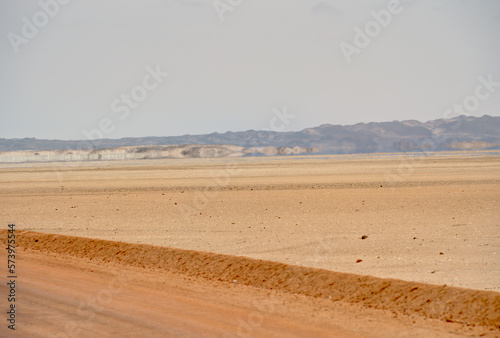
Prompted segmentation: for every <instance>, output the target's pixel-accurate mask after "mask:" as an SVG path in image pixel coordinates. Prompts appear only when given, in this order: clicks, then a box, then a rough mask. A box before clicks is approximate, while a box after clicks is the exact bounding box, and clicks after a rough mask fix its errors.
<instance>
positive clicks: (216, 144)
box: [0, 115, 500, 159]
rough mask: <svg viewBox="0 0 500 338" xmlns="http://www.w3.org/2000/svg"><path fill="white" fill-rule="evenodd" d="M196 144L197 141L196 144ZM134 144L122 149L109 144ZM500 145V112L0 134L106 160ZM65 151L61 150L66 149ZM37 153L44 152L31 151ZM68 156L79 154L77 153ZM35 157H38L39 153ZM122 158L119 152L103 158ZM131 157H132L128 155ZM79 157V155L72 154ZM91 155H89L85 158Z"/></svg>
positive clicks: (7, 145) (10, 144) (3, 144)
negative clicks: (207, 129)
mask: <svg viewBox="0 0 500 338" xmlns="http://www.w3.org/2000/svg"><path fill="white" fill-rule="evenodd" d="M195 145H196V146H195ZM116 147H133V148H127V149H125V150H122V151H119V150H117V149H115V150H112V149H108V148H116ZM472 149H500V117H492V116H488V115H485V116H483V117H472V116H459V117H456V118H452V119H439V120H432V121H428V122H425V123H423V122H419V121H415V120H408V121H401V122H399V121H392V122H380V123H375V122H371V123H358V124H355V125H348V126H340V125H331V124H323V125H321V126H318V127H316V128H308V129H304V130H302V131H298V132H273V131H255V130H249V131H240V132H226V133H212V134H205V135H184V136H170V137H169V136H166V137H142V138H122V139H117V140H115V139H96V140H76V141H61V140H38V139H35V138H24V139H0V151H3V152H13V151H23V150H24V151H47V150H59V151H58V152H57V153H58V154H61V156H63V155H65V153H66V152H65V151H69V150H74V151H84V152H85V154H92V153H94V155H95V157H92V158H90V159H101V158H103V157H102V156H103V154H104V153H106V152H108V153H109V152H110V151H111V152H112V153H113V154H115V155H113V156H118V155H117V154H118V153H120V152H121V153H127V154H130V153H133V154H134V156H136V157H134V158H161V157H174V158H175V157H182V158H185V157H224V156H245V155H290V154H304V153H320V154H352V153H373V152H418V151H441V150H472ZM61 150H62V152H61ZM27 155H32V156H37V155H40V154H38V153H36V154H27ZM69 155H72V156H75V154H74V153H73V152H71V153H69ZM34 158H36V157H34ZM104 158H118V157H104ZM128 158H131V157H128ZM73 159H75V158H73ZM86 159H87V158H86Z"/></svg>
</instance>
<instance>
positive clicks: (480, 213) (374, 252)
mask: <svg viewBox="0 0 500 338" xmlns="http://www.w3.org/2000/svg"><path fill="white" fill-rule="evenodd" d="M499 216H500V157H499V156H496V155H494V154H492V153H488V152H468V153H440V154H431V155H429V156H424V157H412V156H405V155H400V156H394V155H371V156H369V155H364V156H363V155H356V156H310V157H287V158H284V157H281V158H277V157H275V158H272V157H271V158H240V159H192V160H150V161H130V162H99V163H98V164H96V163H88V162H87V163H85V162H81V163H69V164H65V163H62V164H61V163H59V164H58V163H51V164H41V163H38V164H22V165H6V164H4V165H0V219H1V220H2V222H3V223H4V224H5V226H6V224H7V223H16V224H17V228H18V229H20V230H21V229H25V230H34V231H41V232H46V233H55V234H65V235H73V236H85V237H91V238H100V239H107V240H115V241H124V242H128V243H143V244H153V245H158V246H167V247H174V248H181V249H191V250H202V251H208V252H215V253H221V254H228V255H239V256H247V257H252V258H256V259H265V260H270V261H275V262H283V263H287V264H293V265H300V266H307V267H315V268H323V269H328V270H333V271H339V272H348V273H356V274H361V275H372V276H378V277H384V278H387V277H390V278H398V279H402V280H406V281H415V282H423V283H432V284H438V285H443V284H446V285H448V286H459V287H465V288H471V289H478V290H494V291H495V290H496V291H498V290H500V260H499V255H500V217H499ZM365 236H366V237H365ZM363 238H364V239H363ZM33 255H35V254H33ZM27 257H28V256H27ZM30 257H31V256H30ZM36 259H38V258H37V257H31V258H29V259H28V260H27V261H30V260H32V261H34V260H36ZM27 264H28V263H27ZM82 264H83V263H82ZM85 264H88V262H85ZM54 265H55V266H59V263H57V264H56V263H54ZM32 268H34V267H33V265H30V268H29V270H31V269H32ZM58 268H60V267H58ZM64 268H65V269H66V268H68V269H69V267H68V266H64ZM82 269H84V268H83V267H82ZM103 269H104V270H103V271H105V268H103ZM84 270H85V269H84ZM96 271H97V270H96ZM131 273H132V272H131ZM69 275H71V272H70V271H69V270H68V276H69ZM98 277H99V276H97V277H96V278H98ZM47 278H51V277H47ZM68 278H70V277H68ZM89 278H90V277H89ZM139 284H140V283H139ZM187 284H189V283H187ZM37 287H40V285H38V286H37V285H33V288H35V289H36V288H37ZM186 287H187V286H186ZM219 291H220V292H222V291H223V290H219ZM214 292H215V291H214ZM217 292H218V291H217ZM82 296H83V295H82ZM152 297H160V295H159V294H158V295H153V296H152ZM249 297H250V296H249ZM222 298H224V297H222ZM249 299H250V298H249ZM307 299H309V298H307ZM40 301H42V300H40ZM308 301H309V300H308ZM311 301H312V300H311ZM300 302H302V300H300ZM304 302H305V300H304ZM242 303H245V304H246V305H244V306H248V304H247V303H248V302H244V301H243V302H242ZM285 303H286V302H285ZM301 304H302V303H301ZM233 305H234V304H230V305H228V307H232V306H233ZM144 306H146V305H144ZM207 306H208V305H207ZM242 306H243V305H242ZM294 306H295V305H294ZM296 306H298V307H299V308H300V306H302V305H300V304H296ZM304 306H306V305H304ZM311 306H313V307H314V305H311ZM247 310H248V309H247ZM284 312H285V313H286V312H287V311H284ZM299 312H301V313H302V314H304V313H305V312H303V311H299ZM306 317H307V318H310V316H306ZM266 318H267V317H266ZM291 321H293V322H295V323H297V321H296V319H291ZM298 322H299V323H300V321H298ZM326 322H328V321H326ZM340 322H341V323H342V322H343V321H340ZM356 325H357V324H356ZM356 325H355V326H356ZM393 325H394V324H388V325H387V327H396V326H393ZM387 327H384V328H383V327H382V326H381V327H379V331H378V332H379V333H382V332H384V330H385V329H386V328H387ZM329 328H331V327H329ZM337 328H338V330H340V331H339V332H342V330H344V328H342V327H341V326H338V327H337ZM352 328H353V326H350V327H348V328H347V329H346V330H347V331H348V332H351V333H352V332H355V331H353V330H352ZM158 332H160V331H158ZM364 332H365V333H372V334H374V333H373V332H374V331H373V330H372V329H367V330H366V331H364ZM398 332H399V331H398ZM402 332H403V333H404V332H405V331H404V330H403V331H402ZM409 332H410V331H409ZM193 335H196V334H195V333H193ZM214 335H216V333H214ZM415 335H416V334H415Z"/></svg>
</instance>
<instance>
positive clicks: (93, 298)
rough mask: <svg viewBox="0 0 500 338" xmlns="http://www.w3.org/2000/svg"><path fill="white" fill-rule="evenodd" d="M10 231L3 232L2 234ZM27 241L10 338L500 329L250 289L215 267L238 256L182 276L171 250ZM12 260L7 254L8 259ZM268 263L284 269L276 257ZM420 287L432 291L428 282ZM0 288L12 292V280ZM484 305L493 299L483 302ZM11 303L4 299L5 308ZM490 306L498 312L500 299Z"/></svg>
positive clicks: (32, 237) (373, 286) (399, 308)
mask: <svg viewBox="0 0 500 338" xmlns="http://www.w3.org/2000/svg"><path fill="white" fill-rule="evenodd" d="M5 235H6V234H5V232H2V237H5ZM19 238H21V239H22V240H20V241H19V247H18V254H17V257H18V263H17V266H18V268H17V271H18V272H17V274H18V275H19V277H18V280H17V283H18V287H17V290H16V293H17V302H16V306H17V309H18V310H17V312H18V314H17V323H16V331H15V332H12V331H11V330H8V329H7V325H5V324H4V325H2V326H1V327H0V335H1V336H2V337H10V336H12V337H14V336H19V337H27V336H29V337H96V336H99V337H137V336H147V337H201V336H203V337H312V336H314V337H337V336H342V337H386V336H398V337H422V336H427V337H430V336H432V337H456V336H457V335H460V336H469V335H470V336H476V335H480V334H486V335H492V336H494V335H495V332H496V333H497V334H498V333H499V331H497V330H498V328H497V329H495V328H494V326H493V327H492V326H491V325H489V326H488V325H486V326H483V325H478V324H480V323H481V321H482V316H476V314H475V313H474V311H475V309H471V310H473V311H469V312H468V311H466V310H464V312H465V315H463V317H462V318H461V319H460V318H459V317H460V315H458V317H456V318H455V319H460V320H464V321H466V322H469V324H468V325H463V324H458V323H451V322H446V321H444V320H443V318H441V320H439V319H432V318H430V317H429V316H427V315H426V314H427V313H429V314H432V313H431V312H432V311H434V310H433V308H432V307H429V306H427V307H426V305H423V306H422V305H420V304H418V306H419V310H418V311H414V310H412V306H414V305H415V304H416V303H419V301H415V300H411V301H409V300H408V301H407V300H406V298H407V297H404V298H405V300H404V301H403V302H401V301H400V302H399V305H397V304H396V302H392V303H391V301H390V300H389V299H387V302H386V303H387V304H386V305H387V306H388V307H389V308H388V309H375V308H370V307H372V306H370V307H368V306H366V304H363V301H361V302H360V303H353V302H352V301H350V300H349V298H348V297H347V298H346V299H345V300H341V301H334V300H332V299H331V298H329V297H323V296H318V295H316V296H311V295H305V294H304V293H307V290H317V289H318V288H316V287H314V283H311V284H309V283H307V284H304V285H298V286H291V287H290V288H289V289H288V290H285V289H281V290H280V288H279V284H274V285H275V288H273V287H269V285H273V284H267V287H262V285H260V287H257V286H253V285H248V284H251V283H257V282H260V280H259V281H258V280H257V279H258V278H256V276H252V277H251V278H250V279H249V280H248V281H249V283H247V282H245V280H244V277H245V276H241V277H242V278H241V280H240V281H238V280H233V281H228V280H227V278H225V276H224V274H219V273H217V269H219V268H220V267H221V266H226V267H227V266H231V265H235V266H237V265H238V261H239V259H238V258H233V257H231V256H228V257H224V258H225V259H226V260H229V264H228V262H225V261H224V260H221V259H220V258H221V257H217V262H218V263H217V262H213V263H212V264H210V266H208V265H207V266H206V267H205V268H200V269H196V270H195V269H191V268H190V267H189V264H194V262H196V258H193V256H192V255H193V254H194V255H201V256H203V255H208V256H210V255H211V254H208V253H207V254H198V253H195V252H193V253H192V252H186V251H179V252H175V253H174V255H177V256H179V257H182V258H185V259H186V260H188V261H189V262H190V263H188V267H184V269H186V271H184V272H180V270H181V269H183V268H182V266H183V265H182V264H181V265H177V266H178V267H177V268H175V266H176V261H177V260H178V259H172V254H173V253H172V252H168V254H167V259H166V260H161V258H160V261H161V262H162V263H161V264H163V265H164V266H162V267H155V266H156V265H157V264H158V260H157V259H158V257H160V256H161V254H160V252H161V251H162V250H163V249H161V248H158V249H155V248H154V247H148V246H140V245H139V246H137V245H136V246H130V245H127V244H115V243H112V242H102V241H97V242H96V241H94V240H79V239H78V238H69V239H68V238H64V237H63V238H61V237H57V236H56V237H54V236H52V237H44V235H43V234H38V235H37V234H36V233H31V234H23V233H21V234H18V239H19ZM35 241H36V242H35ZM92 248H94V249H92ZM116 249H118V250H119V252H123V253H127V254H126V255H125V256H123V258H121V259H119V258H116V257H119V256H120V255H115V257H114V256H112V255H109V252H108V250H116ZM139 252H140V253H142V254H140V253H139ZM4 256H5V254H4V252H3V251H2V257H1V259H2V260H4V259H5V257H4ZM177 256H176V258H177ZM205 258H206V257H205ZM231 262H232V263H231ZM247 263H249V264H252V262H251V261H248V262H247ZM260 264H264V265H265V266H266V267H265V269H266V270H270V271H271V270H274V271H275V274H279V271H276V268H275V267H274V268H273V263H266V262H261V263H260ZM140 265H143V267H139V266H140ZM247 265H248V264H247ZM298 269H300V268H298ZM278 270H279V269H278ZM313 270H314V269H313ZM313 270H306V271H307V274H313V275H314V274H316V273H318V272H317V271H313ZM326 273H328V272H326ZM295 275H296V276H299V275H300V273H296V274H295ZM216 276H219V277H221V278H214V277H216ZM249 276H250V275H249V274H247V277H249ZM267 276H270V275H269V274H267ZM267 276H266V274H261V275H259V277H260V278H267ZM236 278H238V277H236ZM293 278H294V277H293V276H291V279H293ZM329 278H330V279H329V280H330V281H331V282H335V281H336V282H337V284H338V285H342V281H341V279H342V278H350V276H346V277H345V276H343V275H341V274H340V275H336V274H332V275H330V277H329ZM289 282H290V281H289ZM290 283H292V282H290ZM378 283H385V284H384V285H385V288H387V287H389V290H390V289H391V288H398V287H401V286H403V288H404V287H406V285H405V283H406V282H398V281H392V280H378V279H374V280H370V282H369V283H367V285H366V286H365V287H364V291H362V292H366V294H370V290H371V294H377V293H380V292H382V291H378V287H377V284H378ZM400 283H403V284H400ZM332 284H333V283H332ZM257 285H258V283H257ZM391 285H392V286H391ZM398 285H399V286H398ZM342 287H343V286H342ZM420 287H423V288H426V286H425V285H423V284H422V285H420ZM335 288H337V287H334V288H333V289H332V292H333V291H334V290H335ZM413 288H414V287H413ZM432 290H433V287H429V289H426V290H422V295H424V296H430V297H432V296H431V295H432V293H433V291H432ZM305 291H306V292H305ZM0 292H1V293H2V294H7V293H8V290H7V286H6V284H5V283H2V285H1V287H0ZM387 292H389V294H390V292H392V291H387ZM440 292H441V291H440ZM346 293H349V291H348V290H346ZM417 293H418V291H417ZM452 295H455V296H452ZM457 295H458V294H457V293H456V292H455V290H453V289H450V291H449V292H448V293H447V296H445V297H444V300H445V301H446V304H447V306H449V307H454V306H456V305H461V304H460V300H458V299H456V298H454V297H457ZM345 296H348V295H345ZM386 296H387V294H386ZM458 297H460V296H458ZM477 297H479V298H481V299H482V301H485V302H491V301H494V302H495V295H494V293H487V292H483V291H477V292H476V298H477ZM491 297H493V298H491ZM388 298H389V297H388ZM417 298H418V296H417ZM471 298H474V297H471ZM496 298H499V299H500V297H496ZM360 299H361V298H360ZM488 299H489V300H488ZM499 299H497V300H496V303H499ZM436 301H438V300H437V298H436ZM438 302H439V301H438ZM423 303H424V304H425V302H423ZM412 304H413V305H412ZM481 304H483V307H484V304H488V303H477V305H481ZM7 306H8V304H7V302H6V300H3V299H2V308H7ZM490 306H491V310H493V312H494V311H495V306H496V307H499V306H500V304H496V305H494V304H491V305H490ZM429 311H430V312H429ZM456 313H457V312H455V314H456ZM452 318H453V316H452ZM474 318H476V319H474ZM491 318H495V317H491ZM494 321H495V322H496V321H498V319H497V320H494ZM484 324H487V323H484ZM493 324H494V322H493ZM494 325H496V324H494Z"/></svg>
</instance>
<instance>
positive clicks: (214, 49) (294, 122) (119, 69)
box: [0, 0, 500, 139]
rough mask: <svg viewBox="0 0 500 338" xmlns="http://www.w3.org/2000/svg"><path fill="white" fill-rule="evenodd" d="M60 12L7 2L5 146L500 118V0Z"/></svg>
mask: <svg viewBox="0 0 500 338" xmlns="http://www.w3.org/2000/svg"><path fill="white" fill-rule="evenodd" d="M59 1H60V2H57V1H56V0H41V1H26V0H4V1H1V4H0V34H1V36H2V39H1V42H0V74H1V78H0V138H13V137H36V138H49V139H85V138H87V137H90V138H92V137H93V136H94V137H99V136H100V134H99V133H101V134H102V136H103V137H107V138H120V137H128V136H132V137H137V136H169V135H182V134H202V133H211V132H215V131H217V132H225V131H228V130H231V131H239V130H248V129H270V125H271V124H272V123H271V121H273V118H274V117H275V112H276V110H275V109H279V110H280V111H281V114H283V107H285V106H286V111H287V114H290V115H294V116H295V117H294V118H293V119H292V118H290V119H289V121H288V122H289V123H288V124H283V123H282V124H281V125H280V127H284V130H285V131H289V130H300V129H303V128H307V127H314V126H317V125H320V124H323V123H331V124H354V123H358V122H370V121H392V120H405V119H417V120H420V121H427V120H431V119H437V118H442V117H444V116H445V115H446V116H449V117H451V116H453V115H456V113H454V112H453V113H451V112H450V111H448V109H453V105H454V104H455V103H456V104H466V107H469V108H468V110H467V109H465V112H466V113H467V114H469V115H474V116H481V115H484V114H489V115H496V116H498V115H500V84H498V82H500V1H499V0H469V1H458V0H456V1H454V0H414V1H410V0H401V1H400V4H399V5H397V4H395V3H391V1H388V0H384V1H378V0H377V1H375V0H373V1H361V0H359V1H352V0H342V1H341V0H217V1H213V0H136V1H131V0H105V1H103V0H72V1H70V0H64V1H63V0H59ZM214 4H215V5H214ZM44 7H45V10H44V9H43V8H44ZM218 11H219V12H218ZM372 11H375V12H372ZM47 12H48V13H49V14H50V15H49V14H46V13H47ZM373 13H378V14H375V15H374V14H373ZM387 14H389V16H388V15H387ZM375 16H378V20H379V21H376V19H375ZM222 19H223V20H222ZM366 30H368V32H367V31H366ZM360 32H361V33H360ZM367 33H369V35H366V34H367ZM370 35H371V37H370ZM355 38H356V39H357V40H356V41H355ZM367 39H369V41H367ZM342 46H343V47H342ZM343 50H344V51H343ZM346 55H347V57H346ZM348 59H350V62H348ZM158 71H159V73H158ZM151 73H156V75H154V76H151V75H150V74H151ZM165 73H168V76H165ZM480 77H482V78H483V81H481V80H479V78H480ZM488 77H490V82H491V81H493V82H494V83H497V84H496V85H492V84H491V83H490V85H489V87H488V86H487V85H485V84H484V82H488ZM478 86H479V89H478ZM488 88H489V89H488ZM471 95H472V96H471ZM478 97H479V98H478ZM464 101H465V102H464ZM275 120H276V119H274V121H275ZM275 122H276V121H275ZM96 130H100V131H99V132H96ZM85 131H87V133H86V132H85ZM89 135H90V136H89Z"/></svg>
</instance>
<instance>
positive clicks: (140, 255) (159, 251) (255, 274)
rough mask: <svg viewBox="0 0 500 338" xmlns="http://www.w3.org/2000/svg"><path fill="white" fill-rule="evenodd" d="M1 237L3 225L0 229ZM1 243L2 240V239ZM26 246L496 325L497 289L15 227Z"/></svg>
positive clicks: (499, 312) (499, 313) (499, 324)
mask: <svg viewBox="0 0 500 338" xmlns="http://www.w3.org/2000/svg"><path fill="white" fill-rule="evenodd" d="M0 234H1V238H3V239H5V238H7V236H6V230H2V231H0ZM3 242H5V240H3ZM17 245H18V246H20V247H22V248H23V249H25V250H27V251H35V252H37V251H38V252H45V253H55V254H58V255H69V256H73V257H78V258H84V259H88V260H91V261H93V262H103V263H114V264H123V265H126V266H134V267H140V268H145V269H149V270H155V269H162V270H166V271H170V272H176V273H181V274H184V275H188V276H196V277H202V278H204V279H207V280H218V281H223V282H234V281H235V280H236V281H237V283H240V284H244V285H250V286H254V287H258V288H265V289H274V290H278V291H281V292H286V293H290V294H299V295H305V296H310V297H314V298H324V299H331V300H332V301H344V302H348V303H357V304H360V305H363V306H366V307H368V308H375V309H385V310H391V311H394V312H395V313H399V314H404V315H418V316H423V317H427V318H434V319H439V320H442V321H445V322H457V323H464V324H468V325H481V326H486V327H489V328H490V329H493V328H494V329H500V293H497V292H492V291H480V290H471V289H464V288H458V287H449V286H446V285H444V286H438V285H431V284H424V283H416V282H407V281H402V280H397V279H385V278H384V279H383V278H377V277H372V276H361V275H356V274H349V273H340V272H334V271H329V270H323V269H316V268H308V267H301V266H294V265H288V264H284V263H277V262H271V261H264V260H256V259H251V258H247V257H239V256H231V255H223V254H215V253H210V252H202V251H194V250H184V249H174V248H168V247H157V246H152V245H145V244H129V243H124V242H113V241H107V240H99V239H91V238H84V237H75V236H65V235H56V234H47V233H39V232H32V231H22V230H21V231H18V232H17Z"/></svg>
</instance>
